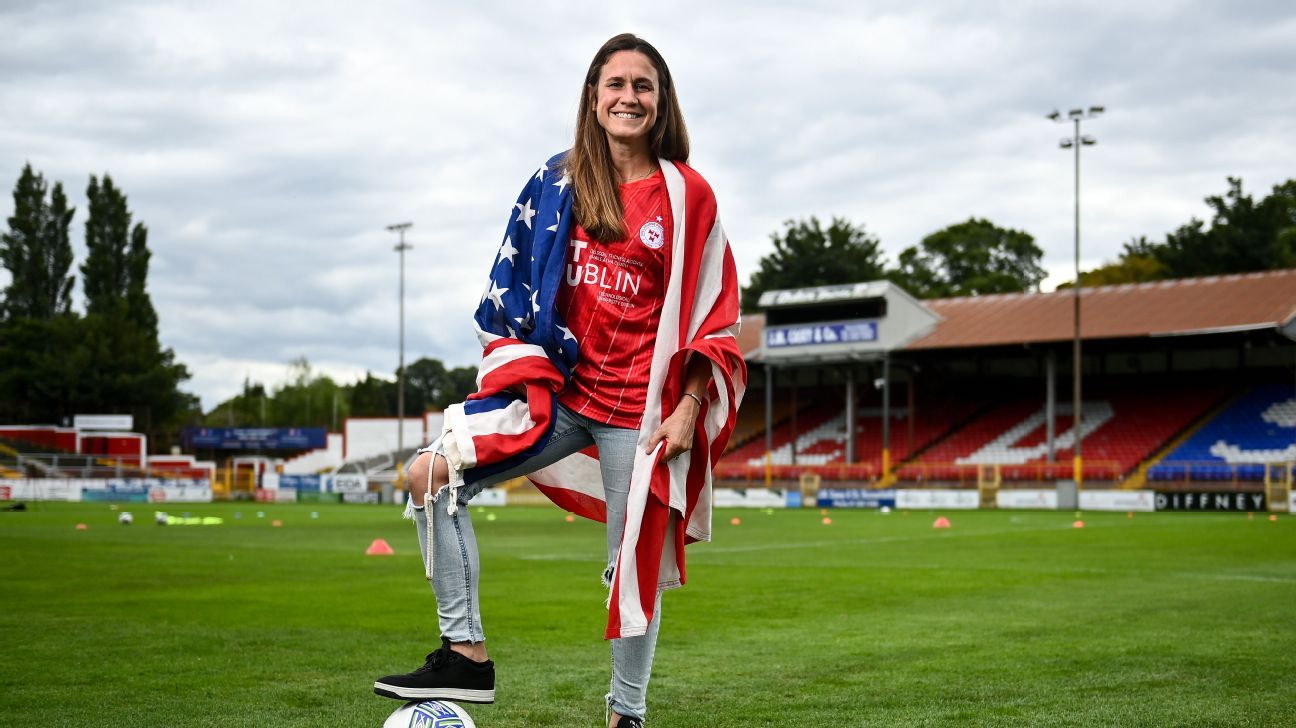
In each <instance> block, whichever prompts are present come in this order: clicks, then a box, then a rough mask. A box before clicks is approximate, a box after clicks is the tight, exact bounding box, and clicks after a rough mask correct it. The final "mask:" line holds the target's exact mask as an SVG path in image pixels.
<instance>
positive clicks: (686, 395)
mask: <svg viewBox="0 0 1296 728" xmlns="http://www.w3.org/2000/svg"><path fill="white" fill-rule="evenodd" d="M684 396H685V397H692V398H693V399H695V400H697V403H698V407H699V408H700V407H701V406H702V398H701V397H699V396H697V395H696V394H693V393H692V392H685V393H684Z"/></svg>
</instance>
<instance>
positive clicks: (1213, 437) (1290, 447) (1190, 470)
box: [1148, 384, 1296, 487]
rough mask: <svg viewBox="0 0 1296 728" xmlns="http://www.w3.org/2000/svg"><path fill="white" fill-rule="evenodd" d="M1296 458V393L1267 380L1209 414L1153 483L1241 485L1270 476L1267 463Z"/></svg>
mask: <svg viewBox="0 0 1296 728" xmlns="http://www.w3.org/2000/svg"><path fill="white" fill-rule="evenodd" d="M1293 461H1296V392H1294V391H1293V388H1292V385H1290V384H1267V385H1261V386H1259V387H1255V388H1253V389H1251V390H1250V391H1248V392H1245V393H1243V394H1242V395H1240V396H1239V397H1237V398H1236V400H1234V401H1232V402H1230V403H1229V404H1228V405H1227V406H1225V407H1223V408H1222V411H1220V412H1219V414H1217V415H1216V416H1214V417H1212V418H1209V420H1208V421H1207V422H1205V423H1204V424H1203V425H1202V426H1201V427H1200V428H1199V429H1197V430H1196V431H1195V432H1193V433H1192V434H1191V436H1189V437H1187V438H1184V440H1183V442H1182V443H1180V444H1179V445H1178V446H1177V447H1175V448H1174V449H1173V450H1172V451H1171V452H1170V453H1169V454H1167V455H1166V456H1165V457H1164V458H1163V459H1162V460H1161V461H1160V462H1159V463H1157V464H1156V465H1154V466H1152V467H1150V468H1149V469H1148V479H1149V480H1150V481H1151V482H1155V483H1159V484H1166V485H1173V484H1175V483H1183V484H1193V483H1213V484H1218V485H1221V486H1223V485H1230V484H1231V485H1232V486H1234V487H1239V486H1241V485H1243V484H1256V483H1259V482H1261V481H1263V480H1264V479H1265V477H1266V467H1267V466H1272V465H1280V466H1281V465H1283V464H1287V463H1291V462H1293Z"/></svg>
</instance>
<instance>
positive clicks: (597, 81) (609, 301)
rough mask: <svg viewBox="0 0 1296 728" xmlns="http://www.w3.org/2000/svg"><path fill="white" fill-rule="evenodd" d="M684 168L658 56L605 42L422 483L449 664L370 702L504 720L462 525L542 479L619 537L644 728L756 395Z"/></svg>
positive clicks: (633, 43) (507, 259)
mask: <svg viewBox="0 0 1296 728" xmlns="http://www.w3.org/2000/svg"><path fill="white" fill-rule="evenodd" d="M688 152H689V147H688V134H687V132H686V130H685V127H684V119H683V116H682V114H681V113H680V107H679V102H678V100H677V98H676V95H675V88H674V83H673V82H672V80H671V76H670V71H669V69H668V68H667V66H666V63H665V61H664V60H663V59H662V57H661V55H660V54H659V53H658V52H657V50H656V49H655V48H653V47H652V46H651V45H649V44H648V43H647V42H645V41H643V40H642V39H639V38H637V37H635V36H633V35H630V34H624V35H619V36H616V37H615V38H612V39H611V40H609V41H608V42H607V43H605V44H604V45H603V47H602V48H600V49H599V51H598V53H597V54H596V55H595V57H594V60H593V62H592V63H591V64H590V67H589V71H588V72H587V73H586V77H585V81H584V84H583V87H582V93H581V103H580V111H579V114H578V117H577V121H576V140H575V144H574V146H573V148H572V149H571V150H570V151H569V152H567V153H566V154H563V155H559V156H557V157H554V158H552V159H550V160H549V161H548V162H547V163H546V164H545V165H543V166H542V167H541V168H540V170H538V171H537V172H536V174H535V175H534V176H533V177H532V178H531V180H529V182H528V184H527V186H526V188H524V190H523V192H522V195H521V196H520V197H519V198H518V202H517V204H516V205H515V206H514V208H515V209H514V211H513V213H512V214H511V216H510V226H509V229H508V234H507V235H506V236H505V239H504V244H503V246H502V247H501V249H500V253H499V255H498V256H497V257H496V261H495V266H494V267H493V269H492V275H491V282H490V286H489V287H488V289H487V292H486V294H485V295H484V296H483V298H482V302H481V307H480V308H479V309H478V312H477V315H476V324H477V330H478V335H479V338H480V339H481V340H482V344H483V346H484V347H485V351H484V353H483V362H482V365H481V371H480V373H479V377H478V385H479V391H478V392H477V393H476V394H474V395H473V396H472V397H470V398H469V401H467V402H465V403H464V404H462V405H455V406H453V407H451V408H449V409H448V410H447V411H446V426H445V431H444V432H443V434H442V437H441V438H440V439H438V440H437V441H436V442H435V443H433V444H432V445H430V446H429V447H427V448H425V449H424V450H421V451H420V452H419V455H418V456H417V457H416V458H415V459H414V461H413V462H412V463H411V464H410V467H409V473H408V475H409V483H410V504H411V508H410V509H409V510H410V511H412V514H411V515H412V516H413V517H414V518H415V520H416V522H417V523H418V525H419V529H418V531H419V539H420V544H421V545H422V550H423V557H424V564H425V567H426V569H427V573H428V578H429V580H430V581H431V582H432V585H433V589H434V591H435V593H436V600H437V611H438V617H439V622H440V625H439V626H440V629H441V647H440V649H438V650H437V651H436V652H433V653H432V654H430V655H428V657H427V662H426V664H425V665H424V666H423V667H421V668H419V669H418V670H415V671H414V672H411V673H408V674H405V675H390V676H387V677H383V678H380V679H379V680H378V681H377V682H376V683H375V684H374V691H375V692H376V693H378V694H380V695H385V696H388V697H393V698H399V699H404V700H423V699H432V698H444V699H449V700H460V701H465V702H483V703H489V702H493V700H494V683H495V676H494V664H493V663H492V662H491V661H490V660H489V658H488V655H487V651H486V642H485V635H484V633H483V631H482V626H481V612H480V607H479V601H478V597H477V579H478V571H479V567H478V558H477V546H476V538H475V536H474V534H473V530H472V522H471V519H470V518H469V514H468V510H467V509H466V508H462V509H461V508H460V506H462V505H465V504H467V503H468V501H469V499H470V498H472V496H473V495H475V494H476V493H478V492H480V490H481V489H482V488H484V487H486V486H489V485H492V484H495V483H499V482H502V481H504V480H507V479H509V478H514V477H517V476H520V475H530V477H531V478H532V480H533V482H535V483H536V485H537V486H539V487H540V489H541V490H542V491H543V492H544V493H545V494H546V495H548V496H549V497H550V498H551V499H553V500H554V501H555V502H556V503H558V504H559V505H560V506H562V507H564V508H567V509H568V510H571V511H573V512H575V513H578V514H580V515H584V516H588V517H590V518H594V519H597V520H605V521H606V522H607V547H608V567H607V569H606V570H605V571H604V579H605V583H606V584H608V585H609V587H610V589H611V595H610V597H609V623H608V630H607V637H608V639H610V640H611V642H612V663H613V667H612V685H611V690H610V692H609V693H608V696H607V705H608V709H609V725H621V726H641V725H642V724H643V723H642V722H643V718H644V714H645V711H646V703H645V695H646V690H647V684H648V678H649V674H650V671H651V667H652V660H653V650H654V647H655V645H656V639H657V632H658V629H659V627H660V624H661V610H660V604H661V591H662V590H663V589H669V588H673V587H676V586H679V585H680V584H682V583H683V581H684V574H683V564H684V561H683V555H684V554H683V545H684V544H685V543H686V542H690V541H694V540H706V539H709V536H710V499H711V494H710V470H711V466H712V464H713V462H714V459H715V457H716V456H718V455H719V453H721V452H723V449H724V445H725V442H726V441H727V439H728V436H729V433H730V431H731V430H732V427H733V421H734V416H735V413H736V411H737V407H738V404H739V402H740V401H741V398H742V393H743V389H744V387H745V382H746V370H745V368H744V365H743V362H742V356H741V353H740V352H739V350H738V348H737V345H736V343H735V341H734V334H735V333H736V331H737V322H738V291H737V278H736V274H735V272H734V266H733V258H732V255H731V254H730V251H729V248H728V243H727V241H726V240H725V238H724V234H723V231H722V230H721V228H720V225H719V221H718V218H717V217H716V213H715V199H714V195H713V194H712V193H711V190H710V188H709V187H708V186H707V185H706V182H705V181H704V180H702V178H701V177H700V176H699V175H698V174H697V173H696V172H694V171H693V170H692V169H690V168H689V167H687V166H686V164H685V162H686V161H687V159H688ZM550 222H552V223H553V224H552V225H550V224H549V223H550ZM591 445H593V446H595V447H596V448H597V452H598V457H597V459H596V460H595V459H594V458H592V457H590V456H589V455H587V454H586V453H585V452H582V451H586V452H588V449H589V448H590V446H591ZM447 492H448V493H449V495H448V496H447V495H446V493H447ZM429 494H431V496H430V500H429V498H428V496H429ZM425 503H430V504H431V505H430V506H428V507H425V506H424V504H425ZM654 574H655V575H656V578H655V579H654V578H653V575H654ZM645 575H646V576H645Z"/></svg>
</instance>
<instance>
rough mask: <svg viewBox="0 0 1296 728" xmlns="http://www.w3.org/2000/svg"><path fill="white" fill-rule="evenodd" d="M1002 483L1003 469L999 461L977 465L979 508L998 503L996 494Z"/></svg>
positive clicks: (993, 506) (990, 506) (995, 505)
mask: <svg viewBox="0 0 1296 728" xmlns="http://www.w3.org/2000/svg"><path fill="white" fill-rule="evenodd" d="M1002 483H1003V471H1002V470H1001V469H1000V468H999V463H986V464H982V465H978V466H977V492H978V493H979V494H980V496H981V497H980V507H981V508H996V507H998V505H999V502H998V499H997V498H996V495H997V494H998V493H999V486H1000V484H1002Z"/></svg>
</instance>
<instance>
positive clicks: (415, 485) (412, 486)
mask: <svg viewBox="0 0 1296 728" xmlns="http://www.w3.org/2000/svg"><path fill="white" fill-rule="evenodd" d="M429 469H430V470H431V471H432V479H431V484H432V495H433V496H435V495H436V493H437V491H439V490H441V487H442V486H444V485H445V484H446V483H447V482H448V481H449V477H448V475H449V471H448V470H447V469H446V465H445V458H442V457H438V456H436V455H433V454H432V453H430V452H425V453H421V454H420V455H419V456H418V457H416V458H414V460H413V461H411V462H410V464H409V467H407V468H406V469H405V478H406V483H407V485H408V487H409V492H410V497H411V498H413V500H414V503H415V505H423V503H424V502H425V501H426V499H427V496H428V470H429Z"/></svg>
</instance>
